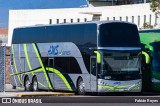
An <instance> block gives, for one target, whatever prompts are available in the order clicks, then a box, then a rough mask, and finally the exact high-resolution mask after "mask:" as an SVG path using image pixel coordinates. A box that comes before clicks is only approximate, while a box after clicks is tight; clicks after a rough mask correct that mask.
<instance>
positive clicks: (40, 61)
mask: <svg viewBox="0 0 160 106" xmlns="http://www.w3.org/2000/svg"><path fill="white" fill-rule="evenodd" d="M32 45H33V48H34V50H35V52H36V55H37V58H38V60H39V63H40V65H41V67H42V69H43V72H44V76H45V78H46V81H47V83H48V86H49V89H53V88H52V86H51V82H50V81H49V78H48V75H47V73H46V71H45V68H44V65H43V63H42V60H41V57H40V54H39V53H38V50H37V47H36V45H35V44H34V43H32Z"/></svg>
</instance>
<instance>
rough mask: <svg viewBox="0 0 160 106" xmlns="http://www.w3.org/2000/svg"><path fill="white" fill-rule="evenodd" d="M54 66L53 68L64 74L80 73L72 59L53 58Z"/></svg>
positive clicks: (74, 60) (77, 65)
mask: <svg viewBox="0 0 160 106" xmlns="http://www.w3.org/2000/svg"><path fill="white" fill-rule="evenodd" d="M54 65H55V68H59V69H61V70H63V71H64V73H77V74H78V73H81V69H80V67H79V64H78V62H77V60H76V59H75V58H74V57H55V58H54Z"/></svg>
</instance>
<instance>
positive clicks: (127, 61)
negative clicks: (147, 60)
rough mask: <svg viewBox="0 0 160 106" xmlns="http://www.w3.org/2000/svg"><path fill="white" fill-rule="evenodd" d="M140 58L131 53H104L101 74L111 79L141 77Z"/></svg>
mask: <svg viewBox="0 0 160 106" xmlns="http://www.w3.org/2000/svg"><path fill="white" fill-rule="evenodd" d="M139 73H140V58H139V56H137V55H132V56H131V54H130V53H123V54H120V53H118V55H117V54H114V53H113V54H112V55H110V56H109V55H107V54H106V53H104V54H103V61H102V71H101V75H103V76H107V77H106V78H108V79H111V80H134V79H138V78H140V75H139Z"/></svg>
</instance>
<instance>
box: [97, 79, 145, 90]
mask: <svg viewBox="0 0 160 106" xmlns="http://www.w3.org/2000/svg"><path fill="white" fill-rule="evenodd" d="M141 89H142V80H141V79H138V80H129V81H113V80H104V79H98V92H141Z"/></svg>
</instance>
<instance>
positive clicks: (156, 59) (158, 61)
mask: <svg viewBox="0 0 160 106" xmlns="http://www.w3.org/2000/svg"><path fill="white" fill-rule="evenodd" d="M151 46H152V47H153V50H154V51H153V54H152V55H153V60H152V68H153V70H154V71H157V72H160V42H153V43H151Z"/></svg>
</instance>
